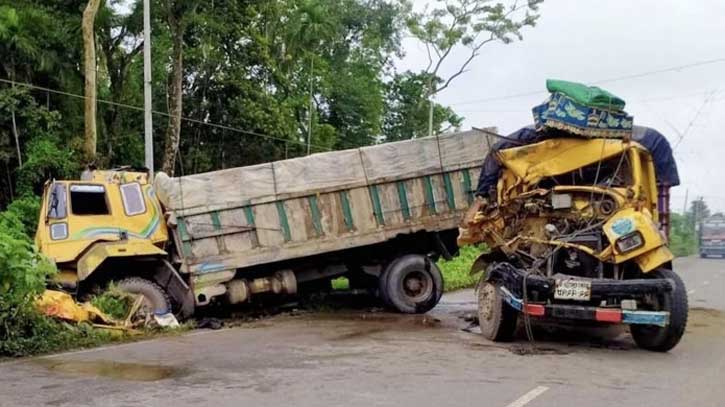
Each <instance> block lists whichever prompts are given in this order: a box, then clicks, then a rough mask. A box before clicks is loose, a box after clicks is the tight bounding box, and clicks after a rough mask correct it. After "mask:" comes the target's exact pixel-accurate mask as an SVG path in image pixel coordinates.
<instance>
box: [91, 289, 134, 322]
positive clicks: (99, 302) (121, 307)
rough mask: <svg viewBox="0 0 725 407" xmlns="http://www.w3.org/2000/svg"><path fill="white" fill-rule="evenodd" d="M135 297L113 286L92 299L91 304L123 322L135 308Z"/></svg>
mask: <svg viewBox="0 0 725 407" xmlns="http://www.w3.org/2000/svg"><path fill="white" fill-rule="evenodd" d="M133 301H134V297H133V296H131V295H129V294H127V293H125V292H123V291H121V290H119V289H118V288H117V287H116V286H115V285H113V284H111V285H110V286H109V287H108V288H107V289H106V290H105V291H104V292H102V293H101V294H98V295H96V296H94V297H93V298H91V304H92V305H94V306H95V307H97V308H98V309H99V310H101V311H102V312H103V313H104V314H106V315H108V316H109V317H111V318H113V319H116V320H119V321H122V320H124V319H125V318H126V317H127V316H128V312H129V311H130V310H131V307H132V306H133Z"/></svg>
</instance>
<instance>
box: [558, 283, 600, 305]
mask: <svg viewBox="0 0 725 407" xmlns="http://www.w3.org/2000/svg"><path fill="white" fill-rule="evenodd" d="M591 297H592V283H591V281H587V280H556V289H555V290H554V298H556V299H557V300H574V301H589V300H590V299H591Z"/></svg>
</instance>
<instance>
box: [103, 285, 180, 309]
mask: <svg viewBox="0 0 725 407" xmlns="http://www.w3.org/2000/svg"><path fill="white" fill-rule="evenodd" d="M116 286H117V287H118V289H119V290H121V291H124V292H127V293H129V294H140V295H142V296H143V297H144V302H143V305H142V310H141V311H140V312H142V313H148V312H152V313H155V314H159V315H160V314H167V313H169V312H171V301H170V300H169V296H168V295H167V294H166V292H165V291H164V289H163V288H161V287H160V286H159V285H158V284H156V283H154V282H152V281H150V280H147V279H145V278H140V277H129V278H125V279H123V280H120V281H117V282H116Z"/></svg>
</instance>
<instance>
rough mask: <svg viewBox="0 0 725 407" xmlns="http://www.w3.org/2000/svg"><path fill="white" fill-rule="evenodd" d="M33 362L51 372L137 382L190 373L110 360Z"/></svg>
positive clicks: (158, 366) (165, 367)
mask: <svg viewBox="0 0 725 407" xmlns="http://www.w3.org/2000/svg"><path fill="white" fill-rule="evenodd" d="M32 362H33V363H34V364H37V365H40V366H43V367H44V368H46V369H48V370H49V371H51V372H57V373H64V374H72V375H78V376H93V377H104V378H109V379H116V380H129V381H136V382H153V381H158V380H163V379H170V378H176V377H181V376H184V375H186V374H187V373H188V372H186V371H185V370H184V369H178V368H174V367H170V366H160V365H150V364H142V363H123V362H113V361H108V360H91V361H78V360H57V359H42V358H41V359H35V360H33V361H32Z"/></svg>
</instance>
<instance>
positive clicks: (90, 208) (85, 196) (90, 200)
mask: <svg viewBox="0 0 725 407" xmlns="http://www.w3.org/2000/svg"><path fill="white" fill-rule="evenodd" d="M70 207H71V211H73V214H74V215H108V214H110V211H109V210H108V203H107V202H106V189H105V188H104V187H103V186H102V185H71V187H70Z"/></svg>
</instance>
